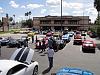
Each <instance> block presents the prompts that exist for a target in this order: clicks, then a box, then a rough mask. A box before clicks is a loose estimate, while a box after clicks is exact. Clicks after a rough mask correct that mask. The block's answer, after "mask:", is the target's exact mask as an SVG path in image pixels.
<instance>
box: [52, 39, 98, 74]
mask: <svg viewBox="0 0 100 75" xmlns="http://www.w3.org/2000/svg"><path fill="white" fill-rule="evenodd" d="M81 49H82V48H81V46H77V45H73V42H72V41H71V42H70V43H69V44H67V45H66V47H65V48H64V49H63V50H61V51H59V52H58V53H57V54H55V62H54V63H55V65H54V66H55V67H54V68H53V70H52V71H53V72H54V71H57V69H59V68H61V67H65V66H66V67H78V68H83V69H87V70H90V71H93V72H94V73H95V75H99V69H100V67H99V62H100V61H99V56H100V53H99V52H98V50H97V49H96V53H95V54H93V53H83V52H82V50H81Z"/></svg>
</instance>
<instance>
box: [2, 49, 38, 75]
mask: <svg viewBox="0 0 100 75" xmlns="http://www.w3.org/2000/svg"><path fill="white" fill-rule="evenodd" d="M33 54H34V50H32V49H30V48H28V47H25V48H19V49H17V50H16V51H15V52H14V53H13V55H12V56H11V58H10V60H0V75H38V62H36V61H32V58H33Z"/></svg>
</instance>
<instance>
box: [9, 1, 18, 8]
mask: <svg viewBox="0 0 100 75" xmlns="http://www.w3.org/2000/svg"><path fill="white" fill-rule="evenodd" d="M9 4H10V5H11V6H12V7H13V8H18V7H19V4H16V3H15V1H10V2H9Z"/></svg>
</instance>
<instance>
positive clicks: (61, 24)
mask: <svg viewBox="0 0 100 75" xmlns="http://www.w3.org/2000/svg"><path fill="white" fill-rule="evenodd" d="M62 31H63V29H62V0H61V32H62Z"/></svg>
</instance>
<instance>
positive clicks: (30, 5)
mask: <svg viewBox="0 0 100 75" xmlns="http://www.w3.org/2000/svg"><path fill="white" fill-rule="evenodd" d="M39 7H43V5H41V4H28V5H27V8H28V9H35V8H39Z"/></svg>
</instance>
